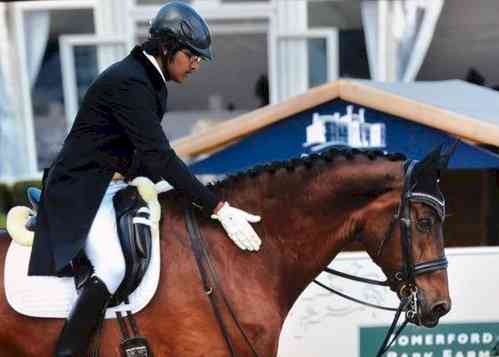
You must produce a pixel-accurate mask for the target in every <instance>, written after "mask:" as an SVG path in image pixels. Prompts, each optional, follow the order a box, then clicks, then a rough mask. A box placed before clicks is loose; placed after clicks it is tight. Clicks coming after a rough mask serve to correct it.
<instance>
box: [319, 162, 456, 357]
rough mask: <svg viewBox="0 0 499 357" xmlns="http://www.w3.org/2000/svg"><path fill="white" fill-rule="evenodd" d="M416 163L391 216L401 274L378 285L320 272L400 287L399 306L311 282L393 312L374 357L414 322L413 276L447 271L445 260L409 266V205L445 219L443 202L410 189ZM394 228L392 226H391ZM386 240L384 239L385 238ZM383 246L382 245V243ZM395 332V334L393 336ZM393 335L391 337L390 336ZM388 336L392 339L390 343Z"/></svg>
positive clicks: (416, 296)
mask: <svg viewBox="0 0 499 357" xmlns="http://www.w3.org/2000/svg"><path fill="white" fill-rule="evenodd" d="M417 162H418V161H417V160H412V161H410V162H409V165H408V167H407V172H406V175H405V179H404V187H403V190H402V197H401V199H400V206H399V210H398V213H397V215H396V216H395V221H394V222H397V221H398V222H399V225H400V232H401V246H402V260H403V263H402V264H403V265H402V270H401V271H400V272H397V273H396V274H394V276H393V277H392V278H388V279H387V280H385V281H380V280H373V279H367V278H363V277H359V276H355V275H350V274H347V273H344V272H341V271H338V270H335V269H331V268H326V269H324V272H326V273H328V274H332V275H336V276H340V277H342V278H345V279H350V280H354V281H358V282H362V283H366V284H371V285H379V286H390V282H393V281H396V282H399V283H401V287H400V289H399V296H400V305H399V307H398V308H391V307H386V306H381V305H376V304H371V303H368V302H366V301H362V300H359V299H356V298H354V297H352V296H349V295H346V294H344V293H341V292H339V291H337V290H335V289H333V288H331V287H328V286H326V285H324V284H322V283H321V282H319V281H317V280H314V283H316V284H317V285H319V286H321V287H322V288H324V289H326V290H328V291H330V292H332V293H334V294H337V295H339V296H341V297H343V298H345V299H348V300H351V301H354V302H357V303H359V304H363V305H366V306H370V307H374V308H378V309H382V310H389V311H396V313H395V316H394V318H393V321H392V324H391V326H390V328H389V329H388V331H387V333H386V336H385V338H384V340H383V343H382V345H381V346H380V348H379V350H378V353H377V354H376V357H381V356H382V355H383V354H385V352H387V351H388V350H389V349H390V347H391V346H392V344H393V343H394V342H395V341H396V339H397V338H398V336H399V334H400V333H401V332H402V330H403V329H404V328H405V326H406V325H407V323H408V322H409V321H415V319H416V318H417V316H418V304H419V294H418V287H417V285H416V276H418V275H422V274H428V273H433V272H436V271H439V270H445V269H447V266H448V261H447V258H446V257H445V256H443V257H442V258H438V259H435V260H432V261H427V262H421V263H414V262H413V256H412V232H411V228H412V220H411V202H420V203H423V204H426V205H428V206H430V207H432V208H433V209H434V210H435V211H436V212H437V214H438V216H439V218H440V220H441V221H442V222H443V221H444V219H445V201H444V200H440V199H438V198H436V197H434V196H433V195H429V194H427V193H422V192H413V191H412V189H413V187H411V179H412V174H413V170H414V167H415V166H416V164H417ZM392 227H394V225H392ZM392 233H393V232H392V229H390V232H389V237H390V236H391V234H392ZM389 237H388V238H389ZM383 243H384V241H383ZM382 248H383V246H381V247H380V251H379V253H378V255H379V254H381V249H382ZM403 311H405V313H406V319H405V321H404V322H403V323H402V324H401V325H400V326H399V328H398V329H397V330H396V331H395V329H396V326H397V323H398V320H399V319H400V316H401V314H402V312H403ZM394 331H395V332H394ZM392 334H393V336H392ZM390 336H392V338H391V339H390Z"/></svg>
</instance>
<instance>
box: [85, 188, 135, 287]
mask: <svg viewBox="0 0 499 357" xmlns="http://www.w3.org/2000/svg"><path fill="white" fill-rule="evenodd" d="M127 186H128V185H127V184H126V183H125V182H124V181H111V182H110V183H109V186H108V187H107V190H106V192H105V194H104V197H103V198H102V201H101V204H100V206H99V209H98V210H97V214H96V215H95V218H94V220H93V222H92V226H91V227H90V231H89V233H88V237H87V240H86V243H85V254H86V255H87V257H88V259H89V260H90V262H91V263H92V265H93V267H94V275H96V276H97V277H99V278H100V279H101V280H102V281H103V282H104V283H105V284H106V287H107V289H108V290H109V292H110V293H111V294H114V293H115V292H116V290H118V287H119V286H120V284H121V281H122V280H123V278H124V277H125V269H126V265H125V258H124V257H123V252H122V250H121V244H120V241H119V237H118V230H117V225H116V213H115V211H114V205H113V197H114V195H115V194H116V192H118V191H119V190H122V189H124V188H125V187H127Z"/></svg>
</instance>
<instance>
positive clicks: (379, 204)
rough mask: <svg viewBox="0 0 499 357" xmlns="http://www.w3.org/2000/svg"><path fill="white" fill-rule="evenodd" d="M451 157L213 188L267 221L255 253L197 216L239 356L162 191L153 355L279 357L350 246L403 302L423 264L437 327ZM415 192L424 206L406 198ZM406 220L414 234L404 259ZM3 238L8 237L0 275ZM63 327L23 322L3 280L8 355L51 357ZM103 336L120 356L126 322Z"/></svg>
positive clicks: (347, 154)
mask: <svg viewBox="0 0 499 357" xmlns="http://www.w3.org/2000/svg"><path fill="white" fill-rule="evenodd" d="M448 157H449V155H445V153H442V150H441V148H438V149H436V150H434V151H432V152H431V153H429V154H428V155H427V156H426V157H425V158H424V159H422V160H421V161H419V162H416V161H412V162H411V161H409V160H405V157H404V156H403V155H400V154H387V153H384V152H380V151H375V150H366V151H360V150H355V149H349V150H345V149H341V150H340V149H331V150H329V151H327V152H324V153H321V154H312V155H309V156H306V157H302V158H297V159H291V160H287V161H282V162H273V163H270V164H266V165H260V166H257V167H255V168H252V169H250V170H247V171H245V172H241V173H239V174H234V175H230V176H228V177H227V178H225V179H223V180H221V181H219V182H217V183H215V184H212V185H211V189H212V190H213V191H214V192H215V193H216V194H217V195H218V197H220V198H221V199H223V200H226V201H229V202H231V203H233V204H234V205H235V206H237V207H241V208H243V209H245V210H247V211H249V212H255V213H257V214H259V215H261V217H262V220H261V222H260V223H258V224H256V225H254V227H255V229H256V231H257V233H258V234H259V236H260V237H261V238H262V241H263V244H262V247H261V249H260V251H259V252H257V253H255V252H247V251H241V250H240V249H238V248H237V247H236V246H235V245H233V243H232V242H231V241H230V240H229V239H227V237H226V236H225V233H224V231H223V229H222V227H220V226H219V225H218V224H217V223H216V222H215V221H213V220H211V219H210V218H209V217H207V216H205V215H202V214H200V213H199V212H198V211H195V212H194V214H195V216H196V217H197V222H198V226H199V230H200V232H201V235H202V239H203V241H204V242H205V245H206V248H207V252H208V254H209V256H210V257H211V261H212V263H213V268H214V270H215V271H216V273H217V276H218V277H219V281H218V283H219V286H217V287H218V289H217V288H215V289H214V290H213V292H212V294H213V295H214V298H216V301H215V302H216V304H217V305H218V308H219V310H220V312H221V320H222V321H223V324H224V325H225V326H226V330H227V335H228V336H227V338H228V339H229V340H230V343H231V344H232V345H233V349H234V351H233V352H231V351H230V350H229V348H228V343H227V340H226V339H225V338H224V336H223V334H222V332H221V328H220V324H219V322H218V320H217V318H216V316H215V314H214V313H213V306H212V305H211V303H210V298H209V296H208V294H207V293H206V291H205V290H204V287H203V284H202V281H201V277H200V272H199V270H198V269H197V267H196V259H195V256H194V254H193V251H192V249H191V244H190V241H189V237H188V233H187V230H186V223H185V211H184V210H185V208H186V207H187V206H191V204H190V202H189V201H188V200H187V199H186V196H185V195H184V194H183V193H182V192H178V191H177V190H172V191H169V192H166V193H162V194H161V195H160V204H161V207H162V219H161V222H160V231H161V239H160V247H161V257H162V258H161V259H162V261H161V278H160V285H159V288H158V291H157V292H156V295H155V296H154V298H153V299H152V301H151V302H150V304H149V305H148V306H147V307H146V308H145V309H143V310H142V311H140V312H138V313H137V314H136V315H135V317H136V321H137V322H138V325H139V326H140V331H141V334H142V335H143V336H145V337H147V339H148V341H149V343H150V345H151V347H152V350H153V353H154V356H161V357H166V356H168V357H178V356H181V357H186V356H190V357H195V356H212V357H214V356H220V357H222V356H224V357H225V356H233V355H235V356H265V357H268V356H276V355H277V350H278V341H279V335H280V332H281V328H282V326H283V323H284V320H285V318H286V315H287V314H288V312H289V311H290V309H291V307H292V306H293V304H294V302H295V301H296V300H297V298H298V296H299V295H300V293H301V292H302V291H303V290H304V289H305V288H306V287H307V286H308V285H309V284H310V283H311V282H312V281H313V279H314V278H315V277H316V276H317V275H318V274H319V273H320V272H322V271H323V270H324V269H325V268H326V267H327V266H328V264H329V263H330V262H331V261H332V260H333V259H334V257H335V256H336V255H337V254H338V253H339V252H341V251H342V250H343V249H345V248H346V247H348V246H350V244H352V243H353V242H356V243H357V244H360V246H361V247H362V248H363V249H365V251H366V252H367V253H368V254H369V255H370V257H371V258H372V260H373V261H374V262H375V263H376V264H377V265H378V266H379V267H381V269H382V270H383V272H384V274H385V275H386V276H387V278H388V281H389V286H390V288H391V289H392V290H393V291H394V292H395V293H396V294H398V295H399V297H402V296H403V295H404V289H405V288H407V285H405V284H404V281H403V280H404V279H402V278H401V277H402V276H406V275H407V274H403V272H404V271H406V270H407V269H405V268H406V267H409V270H411V269H412V271H413V273H414V267H423V270H424V271H422V272H421V274H419V273H418V274H413V282H414V286H413V288H414V289H416V290H414V291H417V301H416V303H417V305H418V308H417V313H415V314H414V316H413V319H412V321H411V322H413V323H415V324H418V325H423V326H427V327H432V326H435V325H436V324H437V323H438V321H439V319H440V317H442V316H443V315H445V314H446V313H447V312H449V310H450V308H451V300H450V297H449V290H448V277H447V271H446V269H445V267H446V266H442V265H441V264H440V265H438V264H437V267H436V268H435V267H433V269H431V265H432V262H435V261H441V260H442V259H445V258H444V257H445V254H444V243H443V232H442V224H443V220H444V218H445V212H442V207H441V204H442V202H444V198H443V196H442V193H441V191H440V189H439V186H438V177H439V172H440V170H442V169H443V168H444V166H446V160H447V161H448ZM409 163H411V165H409ZM409 167H410V169H411V175H408V173H407V171H408V169H409ZM409 176H410V177H409ZM408 192H412V193H414V195H413V196H411V197H416V198H417V196H416V193H417V194H418V195H420V196H419V197H420V198H425V197H426V200H425V199H422V200H418V199H414V200H412V199H411V200H408V198H410V197H409V196H408V195H407V193H408ZM428 198H433V199H434V200H436V202H438V205H435V204H434V203H435V201H431V200H430V201H428ZM408 210H409V211H408ZM402 211H403V212H405V213H407V212H409V213H408V217H407V216H403V215H402ZM442 213H443V214H442ZM400 222H405V223H406V228H407V229H408V231H409V233H410V235H411V239H410V240H409V246H408V247H406V248H407V249H408V250H407V249H406V250H404V246H407V244H406V241H405V240H404V239H405V238H404V237H405V236H404V234H406V233H407V232H405V233H404V229H402V228H400V229H399V224H398V223H400ZM7 238H8V235H7V233H5V232H2V234H1V237H0V269H1V271H2V272H3V270H4V259H5V254H6V251H7V247H8V244H9V243H10V241H9V239H7ZM404 251H405V252H406V253H404ZM407 252H408V253H409V255H408V256H407ZM407 261H409V264H407ZM428 265H429V266H430V267H429V268H430V269H428ZM425 268H426V270H425ZM222 294H223V297H224V298H226V300H227V301H228V303H229V304H230V305H231V306H232V309H233V313H234V316H235V317H236V319H234V318H233V316H232V315H231V313H230V311H228V308H227V305H226V304H224V301H223V299H222ZM235 320H237V322H238V324H239V326H240V328H238V327H237V324H236V322H235ZM62 325H63V320H62V319H42V318H33V317H27V316H23V315H20V314H18V313H16V312H15V311H14V310H13V309H12V308H11V307H9V305H8V303H7V301H6V299H5V291H4V285H3V279H2V281H1V282H0V326H1V327H2V328H1V329H0V351H1V355H2V356H9V357H28V356H30V357H33V356H37V357H48V356H51V354H52V353H53V350H54V345H55V342H56V339H57V336H58V334H59V332H60V330H61V328H62ZM101 336H102V339H101V349H100V351H101V356H104V357H113V356H119V349H118V342H119V340H120V336H121V335H120V330H119V327H118V324H117V323H115V322H114V321H112V320H106V321H105V322H104V325H103V328H102V332H101Z"/></svg>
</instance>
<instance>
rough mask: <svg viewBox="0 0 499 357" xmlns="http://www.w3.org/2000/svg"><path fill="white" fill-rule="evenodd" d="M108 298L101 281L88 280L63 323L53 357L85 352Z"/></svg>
mask: <svg viewBox="0 0 499 357" xmlns="http://www.w3.org/2000/svg"><path fill="white" fill-rule="evenodd" d="M110 298H111V295H110V293H109V291H108V290H107V287H106V284H104V282H103V281H102V280H100V279H99V278H98V277H96V276H93V277H91V278H90V279H88V281H87V282H86V283H85V285H84V286H83V287H82V288H81V292H80V295H79V296H78V299H77V300H76V302H75V304H74V306H73V308H72V310H71V313H70V314H69V317H68V319H67V320H66V322H65V323H64V327H63V328H62V331H61V334H60V336H59V340H58V341H57V347H56V350H55V357H76V356H80V355H83V354H84V353H85V352H86V351H87V349H88V345H89V343H90V340H91V338H92V335H93V334H94V332H95V331H96V329H97V327H98V326H99V323H100V322H101V321H102V319H103V318H104V313H105V309H106V307H107V304H108V302H109V299H110Z"/></svg>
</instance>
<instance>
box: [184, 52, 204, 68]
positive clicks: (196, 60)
mask: <svg viewBox="0 0 499 357" xmlns="http://www.w3.org/2000/svg"><path fill="white" fill-rule="evenodd" d="M182 52H183V53H184V55H186V56H187V58H189V61H190V62H191V65H192V64H199V63H201V57H200V56H197V55H195V54H193V53H192V52H191V51H189V50H187V49H184V50H182Z"/></svg>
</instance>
